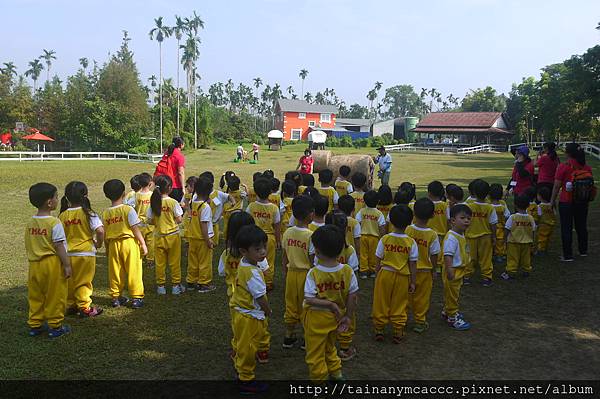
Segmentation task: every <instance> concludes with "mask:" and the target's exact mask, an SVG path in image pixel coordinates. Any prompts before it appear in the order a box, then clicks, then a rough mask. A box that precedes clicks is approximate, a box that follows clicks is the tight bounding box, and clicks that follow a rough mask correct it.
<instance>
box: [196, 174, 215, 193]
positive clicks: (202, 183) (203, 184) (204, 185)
mask: <svg viewBox="0 0 600 399" xmlns="http://www.w3.org/2000/svg"><path fill="white" fill-rule="evenodd" d="M212 191H213V182H212V181H210V179H207V178H206V177H200V178H199V179H198V181H196V184H195V185H194V192H195V193H196V194H197V195H201V196H203V197H207V196H209V195H210V193H212Z"/></svg>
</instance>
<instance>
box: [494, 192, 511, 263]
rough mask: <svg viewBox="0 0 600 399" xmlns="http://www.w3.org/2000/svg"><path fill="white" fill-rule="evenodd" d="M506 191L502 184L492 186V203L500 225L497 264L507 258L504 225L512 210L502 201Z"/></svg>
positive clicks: (498, 226)
mask: <svg viewBox="0 0 600 399" xmlns="http://www.w3.org/2000/svg"><path fill="white" fill-rule="evenodd" d="M503 195H504V189H503V188H502V185H501V184H498V183H494V184H492V185H490V203H491V204H492V206H493V207H494V209H495V210H496V216H497V217H498V223H497V224H496V246H495V247H494V259H493V261H494V262H495V263H503V262H504V261H505V258H506V243H505V242H504V224H505V223H506V219H508V218H509V216H510V210H509V209H508V205H506V201H504V200H503V199H502V197H503Z"/></svg>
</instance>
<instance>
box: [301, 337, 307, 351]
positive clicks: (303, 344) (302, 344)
mask: <svg viewBox="0 0 600 399" xmlns="http://www.w3.org/2000/svg"><path fill="white" fill-rule="evenodd" d="M300 349H302V350H303V351H304V350H306V341H305V340H304V338H302V341H300Z"/></svg>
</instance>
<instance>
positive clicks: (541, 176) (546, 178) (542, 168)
mask: <svg viewBox="0 0 600 399" xmlns="http://www.w3.org/2000/svg"><path fill="white" fill-rule="evenodd" d="M559 164H560V159H559V158H558V155H557V154H556V144H554V143H552V142H549V143H544V146H543V147H542V151H541V152H540V153H539V154H538V156H537V159H536V162H535V166H537V168H538V178H537V186H538V187H548V189H549V190H550V192H552V188H553V187H554V176H555V175H556V168H558V165H559Z"/></svg>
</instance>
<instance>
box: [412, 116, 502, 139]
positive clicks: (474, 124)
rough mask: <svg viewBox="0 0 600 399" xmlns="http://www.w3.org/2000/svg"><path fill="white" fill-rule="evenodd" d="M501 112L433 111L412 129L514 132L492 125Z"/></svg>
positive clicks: (446, 131)
mask: <svg viewBox="0 0 600 399" xmlns="http://www.w3.org/2000/svg"><path fill="white" fill-rule="evenodd" d="M501 117H502V113H501V112H432V113H430V114H427V115H425V116H424V117H423V119H422V120H421V121H420V122H419V123H418V124H417V127H416V128H414V129H412V131H413V132H416V133H488V134H489V133H500V134H513V133H512V132H510V131H508V130H505V129H501V128H497V127H492V126H493V125H494V123H495V122H496V121H497V120H498V118H501Z"/></svg>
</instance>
